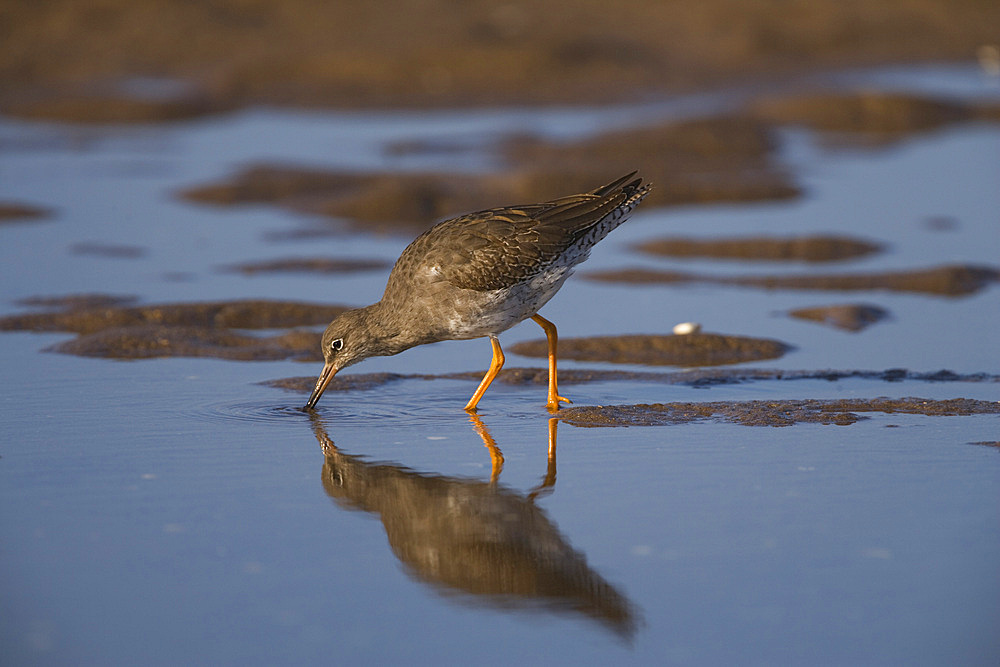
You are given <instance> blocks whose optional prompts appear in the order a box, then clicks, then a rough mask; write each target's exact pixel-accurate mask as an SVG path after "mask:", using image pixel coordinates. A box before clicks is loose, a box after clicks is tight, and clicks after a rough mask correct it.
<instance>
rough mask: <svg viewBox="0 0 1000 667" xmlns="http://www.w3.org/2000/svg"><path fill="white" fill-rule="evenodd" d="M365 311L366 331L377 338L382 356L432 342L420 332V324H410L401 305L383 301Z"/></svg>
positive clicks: (406, 312) (407, 315) (408, 317)
mask: <svg viewBox="0 0 1000 667" xmlns="http://www.w3.org/2000/svg"><path fill="white" fill-rule="evenodd" d="M362 310H364V311H365V320H366V329H367V330H368V332H369V335H371V336H372V337H373V338H377V339H378V340H379V342H380V344H381V347H382V348H383V349H385V354H384V356H390V355H393V354H399V353H400V352H402V351H403V350H408V349H410V348H411V347H413V346H415V345H422V344H424V343H429V342H433V340H435V339H429V338H428V337H427V335H425V334H424V333H423V332H422V329H423V326H421V324H422V323H420V322H412V321H410V320H411V319H412V317H411V314H410V313H409V312H408V311H407V310H406V309H405V308H404V307H401V304H395V303H391V302H387V301H385V300H382V301H379V302H377V303H373V304H372V305H370V306H367V307H366V308H364V309H362Z"/></svg>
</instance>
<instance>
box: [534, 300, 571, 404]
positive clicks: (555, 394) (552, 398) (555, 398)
mask: <svg viewBox="0 0 1000 667" xmlns="http://www.w3.org/2000/svg"><path fill="white" fill-rule="evenodd" d="M531 319H533V320H534V321H536V322H538V326H540V327H542V329H544V330H545V338H546V339H548V342H549V400H548V402H547V403H546V404H545V407H547V408H548V409H549V412H555V411H556V410H558V409H559V403H560V402H563V403H572V401H570V400H569V399H568V398H563V397H562V396H560V395H559V387H558V386H557V385H558V383H557V381H556V345H557V343H558V340H559V334H558V333H556V325H554V324H552V322H549V321H548V320H547V319H545V318H544V317H542V316H541V315H532V316H531Z"/></svg>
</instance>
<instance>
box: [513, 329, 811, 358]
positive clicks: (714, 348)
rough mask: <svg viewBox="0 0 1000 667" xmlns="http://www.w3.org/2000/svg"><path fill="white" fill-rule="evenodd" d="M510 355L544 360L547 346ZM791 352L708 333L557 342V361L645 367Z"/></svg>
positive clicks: (540, 343) (519, 348) (520, 346)
mask: <svg viewBox="0 0 1000 667" xmlns="http://www.w3.org/2000/svg"><path fill="white" fill-rule="evenodd" d="M510 349H511V351H512V352H514V353H516V354H521V355H524V356H526V357H541V358H545V357H546V356H547V355H548V344H547V342H546V341H545V340H533V341H525V342H521V343H517V344H515V345H513V346H512V347H511V348H510ZM790 349H792V348H791V346H789V345H786V344H785V343H782V342H780V341H776V340H768V339H763V338H746V337H741V336H724V335H720V334H710V333H693V334H687V335H683V336H678V335H669V336H662V335H630V336H593V337H590V338H560V340H559V358H560V359H574V360H577V361H603V362H610V363H615V364H643V365H647V366H721V365H724V364H736V363H742V362H747V361H760V360H763V359H777V358H779V357H782V356H784V354H785V353H786V352H787V351H788V350H790Z"/></svg>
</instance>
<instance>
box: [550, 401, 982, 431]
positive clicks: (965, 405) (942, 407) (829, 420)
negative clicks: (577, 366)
mask: <svg viewBox="0 0 1000 667" xmlns="http://www.w3.org/2000/svg"><path fill="white" fill-rule="evenodd" d="M859 412H861V413H864V412H882V413H886V414H894V413H903V414H918V415H934V416H961V415H975V414H1000V403H997V402H992V401H979V400H973V399H968V398H956V399H951V400H931V399H925V398H900V399H894V398H873V399H833V400H813V399H805V400H785V401H719V402H713V403H656V404H651V405H645V404H640V405H614V406H593V407H569V408H564V409H563V410H561V411H560V412H559V418H560V419H561V420H562V421H565V422H568V423H570V424H573V425H574V426H663V425H669V424H684V423H691V422H699V421H708V420H712V421H722V422H731V423H734V424H740V425H743V426H791V425H793V424H801V423H814V424H836V425H840V426H846V425H850V424H853V423H855V422H858V421H861V420H862V419H867V417H866V416H863V415H859V414H857V413H859Z"/></svg>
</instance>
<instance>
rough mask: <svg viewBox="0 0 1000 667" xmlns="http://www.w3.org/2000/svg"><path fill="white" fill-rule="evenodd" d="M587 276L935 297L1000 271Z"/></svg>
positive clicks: (976, 286)
mask: <svg viewBox="0 0 1000 667" xmlns="http://www.w3.org/2000/svg"><path fill="white" fill-rule="evenodd" d="M584 276H585V277H586V278H589V279H591V280H598V281H604V282H624V283H634V284H671V283H708V284H715V285H735V286H739V287H760V288H763V289H787V290H819V291H824V290H825V291H843V292H855V291H868V290H888V291H891V292H917V293H921V294H931V295H935V296H966V295H969V294H974V293H976V292H978V291H980V290H981V289H983V288H984V287H986V286H987V285H989V284H991V283H995V282H997V281H998V280H1000V271H998V270H997V269H994V268H992V267H987V266H971V265H966V264H958V265H950V266H939V267H935V268H931V269H921V270H914V271H890V272H885V273H842V274H827V275H800V276H793V275H782V276H710V275H704V274H696V273H686V272H682V271H655V270H650V269H639V268H635V269H619V270H614V271H593V272H590V273H586V274H584Z"/></svg>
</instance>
